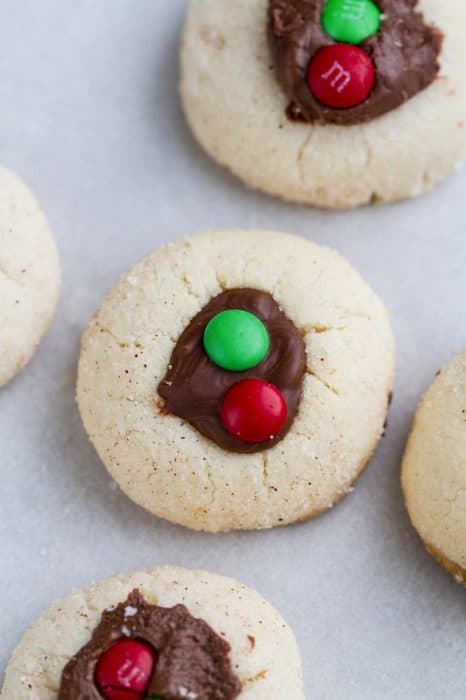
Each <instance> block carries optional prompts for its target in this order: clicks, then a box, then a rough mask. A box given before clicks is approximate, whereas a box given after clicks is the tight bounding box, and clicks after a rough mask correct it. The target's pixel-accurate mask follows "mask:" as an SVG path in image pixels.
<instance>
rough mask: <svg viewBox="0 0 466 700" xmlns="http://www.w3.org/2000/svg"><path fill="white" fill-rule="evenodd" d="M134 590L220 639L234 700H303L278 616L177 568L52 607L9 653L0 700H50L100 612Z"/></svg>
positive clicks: (202, 575)
mask: <svg viewBox="0 0 466 700" xmlns="http://www.w3.org/2000/svg"><path fill="white" fill-rule="evenodd" d="M135 588H138V589H139V590H140V592H141V593H142V595H143V596H144V598H145V599H146V600H147V601H148V602H149V603H150V604H152V605H161V606H162V607H172V606H175V605H178V604H183V605H185V606H186V607H187V608H188V610H189V612H190V613H191V615H193V616H194V617H198V618H201V619H203V620H205V621H206V622H207V623H208V624H209V625H210V626H211V627H212V629H213V630H214V631H215V632H217V634H220V635H222V636H224V637H225V639H226V640H227V641H228V643H229V644H230V646H231V661H232V667H233V670H234V672H235V673H236V675H237V676H238V678H239V680H240V681H241V683H242V686H243V690H242V692H241V694H240V696H239V697H240V698H244V700H269V699H270V698H271V697H276V696H277V694H278V695H280V696H282V697H286V698H287V700H304V693H303V682H302V671H301V660H300V654H299V650H298V646H297V643H296V640H295V637H294V635H293V632H292V631H291V630H290V628H289V627H288V625H287V624H286V622H285V621H284V620H283V618H282V617H281V616H280V615H279V613H278V612H277V611H276V610H275V609H274V608H273V607H272V606H271V605H270V604H269V603H267V602H266V601H265V600H264V599H263V598H261V596H260V595H259V594H258V593H256V592H255V591H253V590H251V589H250V588H247V587H246V586H244V585H241V584H240V583H237V582H236V581H234V580H232V579H228V578H224V577H222V576H218V575H217V574H211V573H206V572H203V571H188V570H186V569H180V568H177V567H162V568H157V569H151V570H149V571H143V572H140V573H134V574H128V575H123V576H117V577H115V578H110V579H108V580H106V581H103V582H101V583H98V584H96V585H94V586H91V587H90V588H88V589H86V590H82V591H78V592H76V593H74V594H72V595H71V596H69V597H68V598H65V599H64V600H59V601H57V602H56V603H55V604H54V605H53V606H52V608H51V609H50V610H49V611H48V612H46V613H45V615H44V616H43V617H41V618H40V619H39V620H37V622H35V623H34V624H33V625H32V627H30V629H29V630H28V631H27V632H26V634H25V635H24V637H23V639H22V640H21V642H20V644H19V646H18V647H17V649H16V650H15V652H14V653H13V656H12V658H11V660H10V663H9V664H8V668H7V671H6V677H5V683H4V686H3V690H2V693H1V696H0V697H1V700H56V698H57V693H58V690H59V687H60V679H61V674H62V671H63V668H64V666H65V665H66V663H67V662H68V661H69V659H70V658H71V657H72V656H73V655H74V654H76V653H77V652H78V651H79V650H80V649H81V647H82V646H84V645H85V644H86V643H87V642H88V641H89V639H90V637H91V634H92V632H93V630H94V629H95V628H96V627H97V625H98V623H99V621H100V617H101V615H102V612H103V611H104V609H105V608H108V607H110V606H112V605H117V604H118V603H121V602H123V601H124V600H126V597H127V596H128V594H129V593H130V592H131V591H132V590H134V589H135Z"/></svg>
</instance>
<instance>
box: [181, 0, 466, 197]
mask: <svg viewBox="0 0 466 700" xmlns="http://www.w3.org/2000/svg"><path fill="white" fill-rule="evenodd" d="M302 4H303V3H300V2H299V0H286V1H285V0H276V2H274V3H273V5H274V8H273V9H275V10H277V9H280V8H282V10H283V12H284V14H283V16H281V19H280V21H281V22H282V25H283V28H284V31H283V36H282V37H280V38H279V45H280V46H282V47H283V46H284V44H285V42H286V41H287V39H288V40H289V42H290V46H294V45H295V43H294V39H293V37H292V32H293V31H296V22H297V23H298V25H299V22H300V21H301V18H302V13H301V12H299V11H298V9H299V8H298V6H300V5H302ZM332 4H333V5H336V4H337V3H332ZM364 4H367V3H363V2H362V0H355V1H354V2H353V1H352V2H346V3H345V5H348V6H350V7H349V9H351V11H352V12H356V11H357V12H358V13H359V12H363V10H364V7H363V9H361V7H360V6H364ZM375 4H376V5H377V6H378V7H379V9H382V10H384V8H385V7H388V8H389V9H390V8H391V9H390V12H389V13H385V14H384V13H382V14H381V23H380V27H378V25H374V26H373V27H372V31H375V32H376V35H375V37H374V36H371V37H369V38H368V39H365V40H364V41H363V43H362V44H361V45H358V46H354V45H348V44H347V43H346V44H345V43H342V41H341V40H338V38H337V39H334V38H332V37H331V36H329V35H327V38H326V39H325V38H324V32H323V28H322V27H320V26H319V27H318V31H317V24H318V23H320V19H319V18H318V17H314V19H313V22H314V25H315V28H314V29H313V30H312V31H311V30H309V31H307V29H306V28H305V29H303V30H302V32H301V34H302V35H303V36H305V38H306V41H307V40H309V41H310V42H311V44H310V46H309V47H308V49H309V51H311V52H312V51H314V50H316V49H317V48H318V47H320V46H321V45H322V44H325V45H326V44H327V42H328V43H329V44H331V45H332V46H331V48H332V50H333V53H332V52H329V53H332V56H330V57H329V59H328V60H329V61H330V62H329V63H328V66H327V69H325V61H324V62H323V63H322V64H321V65H320V68H319V69H321V70H320V73H319V75H320V77H322V76H324V77H325V76H327V77H326V80H325V85H324V88H326V89H325V90H324V91H323V92H321V93H319V94H318V95H317V97H318V98H319V99H314V100H313V101H312V104H310V103H309V100H307V102H306V100H304V101H301V108H300V118H301V117H302V112H303V105H304V104H308V112H307V114H308V117H309V118H317V122H313V123H303V122H302V121H301V122H300V121H294V122H292V121H290V119H289V118H288V116H287V115H286V112H287V109H288V108H289V106H290V95H289V94H287V93H286V91H285V89H284V86H283V83H282V82H280V81H279V80H278V79H277V71H276V64H275V62H274V56H273V53H272V51H271V48H270V45H269V41H268V37H267V26H268V11H269V9H270V8H269V5H270V2H269V0H237V1H236V2H235V3H231V2H228V0H193V1H192V3H191V7H190V10H189V12H188V17H187V21H186V26H185V30H184V35H183V41H182V47H181V63H182V77H181V95H182V100H183V104H184V109H185V113H186V116H187V119H188V122H189V124H190V126H191V128H192V130H193V132H194V134H195V136H196V137H197V139H198V140H199V142H200V143H201V145H202V146H203V147H204V148H205V150H206V151H207V152H208V153H209V154H210V155H211V156H212V157H213V158H214V159H215V160H216V161H218V162H219V163H220V164H222V165H225V166H226V167H228V168H229V169H230V170H231V171H232V172H233V173H234V174H236V175H237V176H239V177H240V178H241V179H242V180H244V181H245V182H246V183H247V184H248V185H249V186H251V187H254V188H257V189H260V190H263V191H265V192H267V193H269V194H272V195H275V196H278V197H281V198H284V199H287V200H290V201H295V202H300V203H307V204H314V205H317V206H324V207H332V208H347V207H354V206H359V205H362V204H366V203H369V202H372V201H380V202H388V201H393V200H397V199H402V198H406V197H412V196H416V195H419V194H421V193H422V192H424V191H426V190H427V189H429V188H430V187H431V186H432V185H433V184H434V183H436V182H437V181H439V180H441V179H442V178H444V177H445V176H446V175H448V174H449V173H450V172H451V171H453V170H454V169H455V168H456V167H457V166H459V165H460V163H461V162H462V161H463V159H464V156H465V154H466V128H465V125H464V115H465V113H466V79H465V76H464V71H463V69H462V66H463V65H464V64H465V63H466V44H465V42H464V40H463V26H464V20H465V19H466V7H465V5H464V3H462V2H461V1H460V0H446V2H442V3H439V2H437V1H436V0H419V2H418V3H417V4H416V5H415V7H414V3H411V2H409V3H405V2H402V3H393V2H386V1H385V0H384V2H383V3H382V2H380V3H375ZM382 5H383V7H382ZM275 6H277V7H275ZM305 6H306V13H307V12H311V9H312V11H313V12H314V10H315V7H314V6H319V7H320V6H322V8H324V3H323V2H322V1H320V0H319V2H311V3H305ZM405 6H406V7H408V8H413V9H412V12H413V13H418V14H420V15H422V22H421V21H420V20H419V22H418V23H420V24H421V27H420V28H419V27H417V28H416V32H417V34H416V32H415V31H414V30H413V29H412V27H411V28H410V29H409V31H408V32H407V34H406V35H405V34H404V35H403V37H404V38H403V37H402V38H401V39H400V37H397V34H396V32H397V26H398V25H397V17H396V16H395V17H394V13H396V8H398V9H399V8H401V7H403V13H405V10H406V7H405ZM283 8H284V9H283ZM296 8H298V9H296ZM310 8H311V9H310ZM292 10H295V14H293V13H292V12H291V11H292ZM290 13H291V14H290ZM357 16H358V17H359V16H360V15H359V14H358V15H357ZM287 22H288V24H287ZM331 26H334V24H333V25H331ZM368 26H369V27H370V24H369V25H368ZM387 26H393V27H394V30H393V32H391V33H390V32H387V30H386V27H387ZM356 29H360V28H358V27H356ZM363 30H364V29H363ZM298 31H299V26H298ZM316 36H317V40H315V38H316ZM335 36H336V37H342V39H347V36H348V35H347V34H344V33H343V34H339V33H336V34H335ZM361 36H363V34H361ZM290 37H291V38H290ZM377 37H382V41H379V40H378V39H377ZM313 42H314V43H313ZM400 44H401V45H400ZM345 47H346V48H345ZM387 47H388V49H387ZM428 47H430V48H428ZM324 49H325V46H324ZM366 49H367V50H366ZM335 51H339V52H340V54H339V55H338V56H335V55H334V53H335ZM411 51H412V52H414V53H413V55H411V53H410V52H411ZM358 52H362V53H364V54H365V55H368V56H369V58H370V59H371V61H372V62H373V63H374V66H375V69H376V70H375V73H376V74H375V79H374V82H373V83H372V81H371V78H370V75H367V76H366V78H364V80H363V81H362V83H361V85H360V90H362V92H361V95H360V100H363V101H362V103H359V102H358V99H356V102H352V103H349V102H348V104H346V105H345V104H343V103H342V104H340V105H338V102H336V103H335V105H336V108H335V106H334V107H333V108H332V109H330V110H327V109H326V107H325V105H322V103H321V102H320V100H323V99H325V96H326V95H328V92H329V89H330V88H331V87H332V85H333V88H332V89H333V92H334V97H336V98H338V99H340V98H341V97H342V96H343V95H344V93H345V92H346V91H347V90H350V87H352V86H354V84H353V83H351V82H350V81H351V77H352V76H351V70H350V67H349V66H348V65H347V63H346V61H347V60H348V55H353V54H355V53H358ZM383 52H385V53H383ZM318 53H319V51H317V50H316V52H315V53H314V54H313V55H312V56H311V55H309V56H308V54H307V49H306V52H301V53H300V54H299V57H300V60H302V61H303V62H304V63H306V65H304V64H303V65H298V69H297V70H295V68H293V66H292V63H290V62H289V61H284V63H283V71H282V77H283V76H285V77H286V79H287V80H288V81H289V82H291V83H292V84H294V83H293V81H294V80H297V79H298V78H299V79H300V80H301V83H302V85H301V88H299V89H297V90H295V91H294V93H293V94H298V93H299V94H301V96H302V95H303V94H305V95H307V97H309V95H310V93H309V85H311V87H312V85H316V84H317V83H316V82H312V81H311V82H310V83H308V84H307V83H306V80H311V79H313V77H314V78H315V76H312V75H311V74H309V76H306V70H308V69H307V68H306V66H307V61H308V60H309V61H310V60H311V58H312V59H313V58H314V57H317V55H318ZM379 54H380V55H379ZM390 55H391V56H392V58H391V59H390V60H388V57H389V56H390ZM408 57H409V60H408ZM285 58H286V56H285ZM330 58H331V60H330ZM322 59H324V57H323V56H322ZM294 60H295V57H294V58H293V61H294ZM377 61H378V65H377ZM409 61H414V63H413V66H414V69H413V70H408V68H409V65H410V63H409ZM407 62H408V63H407ZM385 66H387V67H388V68H389V73H390V75H389V76H386V79H385V77H384V76H381V75H380V71H381V70H382V67H385ZM390 66H391V67H395V68H396V70H397V71H401V70H402V69H403V75H404V79H403V81H402V87H401V88H400V89H398V87H400V86H398V87H396V85H395V84H393V85H392V84H391V80H393V71H391V67H390ZM420 66H421V67H422V70H421V68H420ZM369 68H370V66H369ZM309 70H311V65H310V64H309ZM317 77H319V76H317ZM320 82H321V83H322V81H320ZM395 82H396V81H395ZM383 86H387V87H386V89H384V87H383ZM340 88H343V89H342V90H341V91H340ZM358 89H359V88H358ZM365 90H367V92H368V94H366V93H365V92H364V91H365ZM400 95H401V96H402V97H401V98H399V96H400ZM410 95H411V97H410V98H409V99H407V101H406V102H404V104H399V102H400V99H401V101H403V100H404V99H406V97H408V96H410ZM356 98H357V95H356ZM371 100H372V101H373V103H374V109H375V112H374V113H377V116H375V118H372V117H370V115H369V117H368V115H367V110H366V104H371ZM295 104H296V103H295ZM350 105H353V106H352V107H351V109H349V110H348V109H346V110H345V109H344V108H343V109H340V108H339V107H348V106H350ZM384 110H385V113H384ZM387 110H388V111H387ZM347 113H351V114H354V118H355V119H356V120H362V123H356V124H354V125H351V126H348V125H347V124H343V125H338V124H334V123H330V124H329V123H326V124H324V125H322V124H321V123H318V122H319V120H321V119H325V120H327V121H328V118H330V117H331V120H333V122H343V121H345V120H346V121H348V119H347V116H345V115H346V114H347ZM289 114H290V112H289V111H288V115H289ZM380 115H381V116H380ZM295 117H297V115H296V114H295Z"/></svg>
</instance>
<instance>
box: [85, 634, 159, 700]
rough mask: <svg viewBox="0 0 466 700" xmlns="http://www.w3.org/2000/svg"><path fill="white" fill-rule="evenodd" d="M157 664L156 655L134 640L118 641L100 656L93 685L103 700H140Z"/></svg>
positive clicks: (145, 645) (147, 647)
mask: <svg viewBox="0 0 466 700" xmlns="http://www.w3.org/2000/svg"><path fill="white" fill-rule="evenodd" d="M156 662H157V654H156V652H155V651H154V650H153V649H152V648H151V647H150V646H149V645H148V644H145V643H144V642H140V641H138V640H136V639H120V640H119V641H118V642H115V644H112V646H111V647H109V648H108V649H107V651H106V652H104V653H103V654H102V656H101V657H100V659H99V661H98V662H97V666H96V670H95V682H96V685H97V688H98V690H99V692H100V694H101V695H102V696H103V697H104V698H105V700H143V698H144V697H145V694H146V693H147V690H148V688H149V684H150V681H151V678H152V675H153V673H154V668H155V664H156Z"/></svg>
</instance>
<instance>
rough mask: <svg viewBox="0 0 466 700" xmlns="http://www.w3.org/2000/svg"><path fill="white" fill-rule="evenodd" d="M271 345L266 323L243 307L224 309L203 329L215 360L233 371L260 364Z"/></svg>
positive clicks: (205, 346)
mask: <svg viewBox="0 0 466 700" xmlns="http://www.w3.org/2000/svg"><path fill="white" fill-rule="evenodd" d="M269 347H270V339H269V334H268V332H267V329H266V327H265V326H264V324H263V323H262V321H261V320H260V318H258V317H257V316H254V314H251V313H249V312H248V311H243V310H242V309H230V310H228V311H222V312H221V313H219V314H217V315H216V316H214V318H213V319H212V320H211V321H210V322H209V323H208V324H207V326H206V329H205V331H204V348H205V351H206V353H207V355H208V356H209V358H210V359H211V360H212V362H213V363H214V364H216V365H218V366H219V367H222V369H226V370H229V371H230V372H243V371H245V370H247V369H251V368H252V367H256V365H258V364H260V363H261V362H262V360H263V359H264V358H265V357H266V356H267V354H268V352H269Z"/></svg>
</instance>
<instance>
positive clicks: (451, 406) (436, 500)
mask: <svg viewBox="0 0 466 700" xmlns="http://www.w3.org/2000/svg"><path fill="white" fill-rule="evenodd" d="M402 485H403V493H404V497H405V501H406V506H407V508H408V512H409V515H410V518H411V521H412V523H413V525H414V527H415V528H416V530H417V532H418V533H419V535H420V537H421V539H422V541H423V542H424V544H425V546H426V548H427V550H428V551H429V553H430V554H431V555H432V556H433V557H434V559H436V560H437V561H438V562H439V564H440V565H441V566H443V568H444V569H446V571H448V572H449V573H451V574H452V575H453V576H454V577H455V578H456V580H457V581H458V582H461V583H466V518H465V514H466V351H465V352H462V353H460V354H459V355H458V356H457V357H455V358H454V359H453V360H452V361H451V362H450V363H449V364H448V365H447V367H445V368H444V369H443V370H442V371H441V372H439V373H438V374H437V377H436V378H435V381H434V382H433V384H432V385H431V387H430V388H429V389H428V391H427V393H426V394H425V396H424V398H423V399H422V401H421V403H420V405H419V407H418V410H417V412H416V417H415V420H414V425H413V428H412V431H411V435H410V437H409V441H408V445H407V448H406V452H405V455H404V459H403V469H402Z"/></svg>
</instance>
